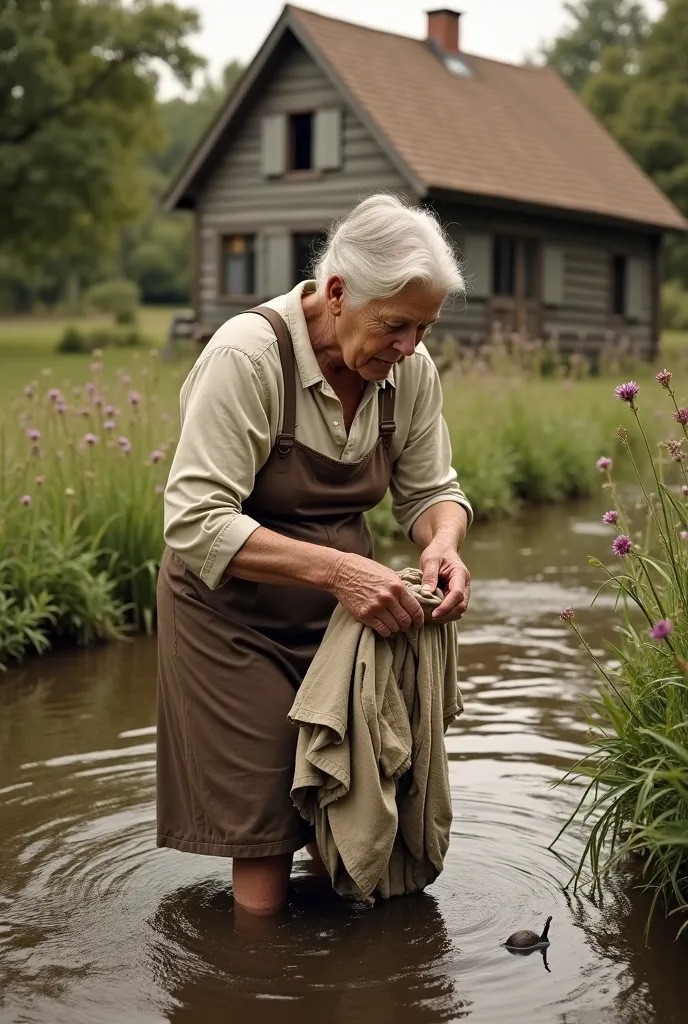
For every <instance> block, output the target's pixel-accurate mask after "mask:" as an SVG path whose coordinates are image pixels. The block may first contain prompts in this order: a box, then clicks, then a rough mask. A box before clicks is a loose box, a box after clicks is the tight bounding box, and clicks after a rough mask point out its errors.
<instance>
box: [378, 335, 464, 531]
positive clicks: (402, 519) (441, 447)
mask: <svg viewBox="0 0 688 1024" xmlns="http://www.w3.org/2000/svg"><path fill="white" fill-rule="evenodd" d="M414 359H418V360H422V363H419V364H418V365H419V366H420V375H419V381H418V389H417V391H416V398H415V402H414V406H413V414H412V417H411V423H410V428H409V433H408V438H407V441H406V444H405V445H404V447H403V449H402V451H401V453H400V454H399V457H398V458H397V461H396V462H395V464H394V468H393V470H392V480H391V484H390V490H391V493H392V502H393V505H392V511H393V514H394V518H395V519H396V521H397V522H398V523H399V526H400V527H401V528H402V530H403V531H404V533H405V534H406V535H407V536H408V537H410V536H411V528H412V527H413V524H414V522H415V521H416V519H417V518H418V516H419V515H421V513H423V512H425V510H426V509H428V508H430V507H431V506H432V505H436V504H437V503H438V502H440V501H455V502H457V504H459V505H462V506H463V507H464V508H465V509H466V512H467V513H468V523H469V525H470V524H471V523H472V521H473V509H472V508H471V504H470V502H469V500H468V498H467V497H466V495H465V494H464V492H463V491H462V490H461V487H460V485H459V482H458V479H457V475H456V470H455V469H454V468H453V466H452V452H451V443H450V440H449V431H448V429H447V424H446V422H445V420H444V416H443V415H442V386H441V384H440V379H439V374H438V373H437V368H436V367H435V364H434V363H433V362H432V360H431V359H430V357H429V356H426V355H424V354H421V353H420V352H418V353H417V354H416V356H414Z"/></svg>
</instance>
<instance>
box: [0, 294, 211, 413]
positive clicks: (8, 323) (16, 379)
mask: <svg viewBox="0 0 688 1024" xmlns="http://www.w3.org/2000/svg"><path fill="white" fill-rule="evenodd" d="M175 312H176V310H174V309H170V308H158V307H147V308H144V309H143V310H142V311H141V313H140V316H139V322H138V324H137V326H138V327H139V328H140V330H141V332H142V333H143V334H144V335H147V336H148V337H150V338H151V339H152V340H153V341H154V342H155V344H156V346H157V347H158V348H161V347H162V345H163V344H164V343H165V340H166V337H167V331H168V328H169V325H170V321H171V319H172V316H173V315H174V313H175ZM111 323H112V321H111V318H110V317H106V316H90V317H69V316H45V317H41V316H18V317H3V318H0V410H2V408H3V406H5V405H6V403H7V402H9V401H10V400H11V399H12V398H15V397H17V396H18V395H19V394H20V393H21V392H22V391H23V389H24V387H25V386H26V385H27V384H29V383H31V381H45V380H46V378H49V379H50V383H51V385H52V384H54V385H55V386H56V387H61V388H64V387H67V386H69V385H78V384H85V383H86V381H88V380H89V378H90V376H91V372H90V369H89V367H90V365H91V362H92V360H91V357H90V356H85V355H61V354H58V353H57V352H56V351H55V347H56V345H57V343H58V341H59V339H60V337H61V335H62V333H63V331H64V330H65V328H66V327H69V326H75V327H79V328H85V327H96V326H110V325H111ZM179 349H180V354H179V357H178V358H177V359H175V361H174V362H171V363H168V362H163V361H161V363H160V373H161V385H162V387H161V393H162V397H163V398H164V399H168V398H169V400H170V402H171V403H174V402H175V401H176V394H177V393H178V391H179V386H180V383H181V380H182V379H183V377H184V376H185V374H186V372H187V371H188V368H189V366H190V365H191V361H192V358H193V352H192V350H191V346H190V345H189V344H188V343H180V345H179ZM137 351H138V350H136V349H121V350H114V349H109V350H108V351H107V352H106V354H105V360H104V363H105V376H106V378H107V377H108V376H110V375H113V374H114V373H115V372H116V371H117V369H119V368H122V369H129V368H131V367H132V363H135V362H136V361H138V359H140V358H143V355H144V353H145V350H143V349H142V350H140V354H138V355H137Z"/></svg>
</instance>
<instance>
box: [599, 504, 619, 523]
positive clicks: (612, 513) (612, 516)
mask: <svg viewBox="0 0 688 1024" xmlns="http://www.w3.org/2000/svg"><path fill="white" fill-rule="evenodd" d="M618 521H619V513H618V512H617V511H616V509H615V508H610V510H609V512H605V513H604V515H603V516H602V522H603V523H607V525H608V526H610V525H612V524H613V523H618Z"/></svg>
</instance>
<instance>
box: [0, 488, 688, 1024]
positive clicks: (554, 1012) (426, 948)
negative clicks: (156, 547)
mask: <svg viewBox="0 0 688 1024" xmlns="http://www.w3.org/2000/svg"><path fill="white" fill-rule="evenodd" d="M600 512H601V509H600V508H598V507H594V508H589V509H582V510H581V509H575V510H573V511H571V510H566V511H562V510H561V509H556V510H542V511H536V512H529V513H528V514H527V515H526V516H525V517H524V518H523V519H522V520H521V521H519V522H517V523H509V524H503V525H500V526H498V527H491V528H476V529H475V530H474V531H472V535H471V537H470V540H469V543H468V544H467V547H466V559H467V561H468V562H469V565H470V567H471V570H472V572H473V574H474V577H475V584H474V591H473V603H472V607H471V611H470V613H469V615H467V616H466V618H465V619H464V620H463V622H462V625H461V634H462V666H461V674H462V678H461V686H462V691H463V695H464V701H465V704H466V713H465V715H464V716H463V717H462V718H461V719H460V720H459V721H458V722H457V724H456V726H455V727H454V728H453V729H452V731H451V733H450V735H449V736H448V741H447V747H448V751H449V758H450V770H451V778H452V786H453V794H454V806H455V820H454V827H453V833H452V843H451V846H450V850H449V854H448V857H447V862H446V868H445V871H444V874H443V875H442V876H441V877H440V879H439V880H438V881H437V882H436V883H435V885H433V886H432V887H431V888H430V889H429V890H428V892H427V893H425V894H424V895H422V896H416V897H410V898H407V899H397V900H393V901H391V902H389V903H388V904H386V905H382V906H378V907H375V908H374V909H372V910H369V909H368V908H366V907H365V906H363V905H357V904H348V903H345V902H343V901H340V900H339V899H338V898H337V897H335V896H334V895H333V894H332V892H331V891H330V889H329V887H328V885H327V884H326V883H325V882H323V881H322V879H319V878H317V877H315V876H313V875H311V873H310V872H309V869H308V864H307V862H306V860H305V859H299V860H298V861H297V864H296V867H295V871H294V879H293V886H292V892H291V900H290V904H289V907H288V908H287V910H286V911H285V912H284V913H283V914H282V915H281V916H280V917H279V918H278V919H276V920H274V921H270V922H264V923H263V924H262V925H261V926H260V928H259V930H258V931H257V932H255V933H247V932H246V931H245V930H243V929H240V928H239V927H238V926H237V923H236V922H235V919H234V914H233V908H232V896H231V884H230V883H231V878H230V871H229V865H228V863H227V862H226V861H224V860H222V859H219V858H208V857H189V856H184V855H181V854H178V853H175V852H173V851H157V850H156V849H155V846H154V802H153V801H154V757H155V728H154V722H155V686H154V681H155V642H154V641H151V640H148V639H140V640H136V641H135V642H133V643H129V644H122V645H113V646H110V647H108V648H106V649H104V650H103V651H95V652H93V651H92V652H86V653H83V652H82V653H77V654H66V655H58V656H56V657H54V658H50V659H47V660H44V661H42V662H37V663H35V664H33V665H31V666H30V667H29V668H27V669H26V670H24V671H21V672H17V673H13V674H12V675H11V676H10V678H9V680H8V681H5V682H3V683H2V685H0V835H1V836H2V854H0V858H1V859H0V869H1V873H0V1024H10V1022H11V1024H33V1022H36V1024H39V1022H40V1024H43V1022H45V1024H62V1022H64V1024H67V1022H69V1024H75V1022H76V1024H79V1022H84V1024H86V1022H88V1024H100V1022H103V1024H114V1022H118V1024H119V1022H122V1021H127V1022H130V1021H131V1022H134V1024H138V1022H158V1021H173V1022H175V1024H191V1022H194V1024H195V1022H206V1021H208V1022H211V1024H212V1022H214V1021H216V1022H220V1021H227V1020H231V1021H238V1022H242V1024H243V1022H244V1021H251V1024H297V1022H299V1024H304V1022H305V1024H310V1022H311V1021H313V1022H315V1021H318V1022H322V1024H329V1022H332V1024H338V1022H354V1021H355V1022H362V1024H440V1022H444V1021H456V1020H462V1019H464V1018H466V1019H470V1021H472V1022H475V1024H502V1022H510V1024H513V1022H516V1024H520V1022H522V1021H523V1022H526V1021H527V1022H528V1024H550V1022H557V1024H678V1022H679V1021H683V1020H685V1012H684V1008H685V1003H686V1000H687V999H688V980H686V979H685V972H684V971H682V969H681V968H682V961H683V959H684V958H685V943H675V942H674V941H673V936H674V929H673V926H672V925H667V926H665V925H664V924H663V923H661V922H658V925H657V928H656V929H655V930H654V932H653V936H652V942H651V944H650V946H649V947H646V946H645V945H644V938H643V928H644V921H645V913H646V910H647V905H646V902H645V901H644V899H643V898H642V897H641V896H640V895H639V894H638V893H637V892H635V891H634V890H633V886H632V882H631V880H630V879H626V878H623V877H619V878H617V879H615V880H614V884H613V885H610V886H609V887H608V889H607V892H606V895H605V901H604V904H603V905H602V906H596V905H595V904H594V903H593V902H592V901H591V900H590V899H588V898H587V897H584V896H582V895H581V894H578V895H576V896H573V895H572V894H570V893H568V892H566V891H565V890H564V885H565V883H566V882H567V881H568V879H569V877H570V867H571V864H573V863H574V862H575V860H576V858H577V855H578V853H579V851H580V848H581V845H580V844H581V841H582V840H581V837H580V836H577V835H575V834H569V835H567V836H566V838H565V839H564V840H563V841H562V843H561V844H560V846H558V847H557V853H556V854H555V853H552V852H551V851H549V850H548V845H549V843H550V842H551V840H552V838H553V837H554V835H555V834H556V832H557V831H558V829H559V827H560V824H561V823H562V822H563V821H564V820H566V818H567V816H568V814H569V813H570V810H571V808H572V806H573V802H574V800H575V797H576V792H575V791H572V790H567V789H564V788H559V789H556V790H553V789H552V788H551V781H552V779H553V778H554V777H555V776H556V774H557V771H558V770H559V769H560V768H561V767H562V766H564V765H567V764H568V763H570V761H571V759H572V758H575V757H577V756H578V755H579V754H580V753H581V751H582V750H583V748H584V744H585V730H586V725H585V718H584V708H583V703H582V700H581V694H582V693H584V691H585V690H586V689H589V688H590V687H591V686H592V685H594V676H593V675H592V673H591V671H590V667H589V664H588V662H587V661H586V660H585V659H584V658H583V657H582V656H581V654H580V653H579V652H578V651H577V650H576V649H575V646H574V644H573V642H572V635H571V634H570V633H569V632H568V630H567V629H566V628H565V626H564V625H563V623H561V622H560V621H559V620H558V617H557V613H558V611H559V610H560V609H561V607H563V606H564V605H565V604H572V605H574V607H576V609H577V618H578V621H579V622H580V623H581V625H582V626H583V628H584V629H586V628H587V629H588V630H589V632H590V634H591V635H592V636H593V637H595V638H596V639H595V643H596V646H598V647H599V649H600V653H602V654H603V651H604V649H603V647H602V645H601V643H600V640H599V638H601V637H604V636H611V635H612V621H613V620H612V609H611V606H610V604H609V601H608V600H607V601H605V600H602V601H599V602H597V603H596V605H595V608H594V609H592V610H591V609H590V608H589V604H590V598H591V595H592V593H593V587H594V582H595V570H593V569H591V568H590V567H589V566H588V565H587V561H586V558H587V555H588V554H597V555H598V556H601V557H603V556H604V554H605V551H606V549H607V546H608V544H609V535H608V534H607V533H606V531H601V530H600V529H599V526H598V524H599V515H600ZM409 557H410V555H409V552H408V551H407V550H397V551H391V552H389V553H388V558H389V560H390V563H391V564H393V565H395V566H397V567H399V566H401V565H405V564H408V560H409ZM550 914H551V915H552V916H553V918H554V921H553V925H552V931H551V939H552V945H551V946H550V948H549V950H548V953H547V960H546V962H545V960H544V959H543V957H542V955H541V954H540V953H537V954H534V955H533V956H529V957H523V956H513V955H511V954H510V953H509V952H508V951H507V950H505V949H503V948H502V947H501V946H500V943H501V942H503V941H504V939H505V938H506V937H507V935H509V934H510V933H511V932H513V931H514V930H516V929H517V928H522V927H527V928H534V929H535V930H537V931H539V930H540V929H541V928H542V926H543V924H544V921H545V919H546V917H548V916H549V915H550Z"/></svg>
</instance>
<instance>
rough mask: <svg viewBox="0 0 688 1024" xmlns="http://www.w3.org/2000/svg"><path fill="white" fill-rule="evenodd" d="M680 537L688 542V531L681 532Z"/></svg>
mask: <svg viewBox="0 0 688 1024" xmlns="http://www.w3.org/2000/svg"><path fill="white" fill-rule="evenodd" d="M679 537H680V538H681V540H684V541H688V530H681V531H680V532H679Z"/></svg>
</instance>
